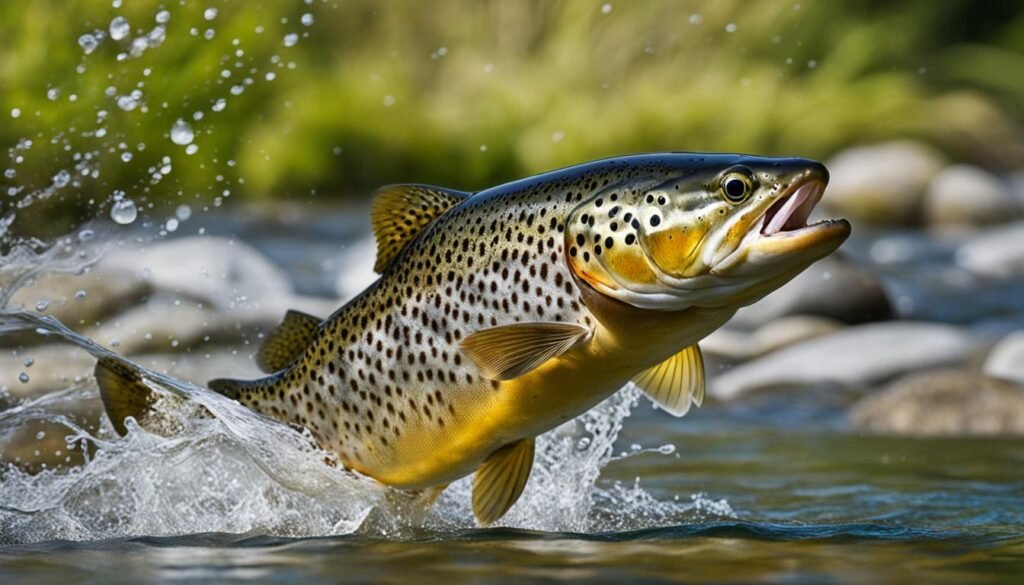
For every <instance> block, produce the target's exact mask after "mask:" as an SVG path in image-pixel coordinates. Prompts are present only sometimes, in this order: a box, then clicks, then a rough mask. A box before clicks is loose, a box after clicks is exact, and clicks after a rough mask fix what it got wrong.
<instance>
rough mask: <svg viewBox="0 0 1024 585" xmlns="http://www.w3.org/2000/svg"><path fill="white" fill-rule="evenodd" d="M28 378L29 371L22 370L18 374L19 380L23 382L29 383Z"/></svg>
mask: <svg viewBox="0 0 1024 585" xmlns="http://www.w3.org/2000/svg"><path fill="white" fill-rule="evenodd" d="M28 379H29V378H28V374H27V373H25V372H22V373H20V374H18V381H19V382H21V383H22V384H28Z"/></svg>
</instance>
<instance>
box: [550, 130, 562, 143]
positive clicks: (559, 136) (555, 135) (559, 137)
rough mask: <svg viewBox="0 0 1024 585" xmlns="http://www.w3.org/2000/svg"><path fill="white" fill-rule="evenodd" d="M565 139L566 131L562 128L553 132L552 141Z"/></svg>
mask: <svg viewBox="0 0 1024 585" xmlns="http://www.w3.org/2000/svg"><path fill="white" fill-rule="evenodd" d="M564 139H565V132H562V131H561V130H555V131H554V132H552V133H551V141H552V142H561V141H562V140H564Z"/></svg>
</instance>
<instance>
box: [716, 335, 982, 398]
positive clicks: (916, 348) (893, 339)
mask: <svg viewBox="0 0 1024 585" xmlns="http://www.w3.org/2000/svg"><path fill="white" fill-rule="evenodd" d="M982 345H983V342H982V341H981V340H979V339H978V338H976V337H975V336H974V335H972V334H971V333H969V332H966V331H963V330H961V329H958V328H956V327H953V326H951V325H942V324H938V323H923V322H922V323H915V322H889V323H873V324H867V325H860V326H857V327H850V328H847V329H843V330H840V331H836V332H835V333H832V334H829V335H824V336H821V337H816V338H814V339H812V340H810V341H804V342H801V343H797V344H796V345H791V346H789V347H786V348H783V349H780V350H778V351H774V352H772V353H770V354H768V355H765V356H763V357H760V358H758V359H756V360H754V361H751V362H749V363H746V364H743V365H741V366H737V367H735V368H733V369H732V370H729V371H727V372H725V373H724V374H722V375H721V376H718V377H717V378H714V379H713V380H711V383H710V388H709V390H710V392H711V394H712V395H714V396H715V397H716V398H719V399H723V400H731V399H734V398H737V397H739V396H740V395H742V394H745V393H747V392H751V391H753V390H758V389H765V388H777V387H784V386H807V385H813V384H821V383H826V382H835V383H839V384H844V385H856V386H864V385H868V384H872V383H875V382H878V381H881V380H885V379H888V378H891V377H893V376H896V375H898V374H901V373H904V372H908V371H913V370H921V369H925V368H931V367H935V366H937V365H940V364H958V363H962V362H965V361H967V360H968V359H970V358H971V357H973V356H974V354H975V353H976V352H978V351H979V350H980V348H981V346H982Z"/></svg>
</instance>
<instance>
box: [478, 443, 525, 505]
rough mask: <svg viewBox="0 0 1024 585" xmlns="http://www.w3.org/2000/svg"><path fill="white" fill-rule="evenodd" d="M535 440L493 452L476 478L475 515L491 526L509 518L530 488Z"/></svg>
mask: <svg viewBox="0 0 1024 585" xmlns="http://www.w3.org/2000/svg"><path fill="white" fill-rule="evenodd" d="M533 447H534V438H533V437H529V438H526V439H520V440H518V441H516V442H514V443H509V444H508V445H505V446H504V447H502V448H501V449H498V450H497V451H495V452H494V453H491V454H490V456H488V457H487V459H485V460H484V462H483V464H481V465H480V469H478V470H477V471H476V475H475V476H474V477H473V514H474V515H475V516H476V519H477V520H479V521H480V523H481V524H484V525H487V524H490V523H492V522H494V521H495V520H497V519H498V518H501V517H502V516H504V515H505V512H508V509H509V508H511V507H512V505H513V504H515V503H516V500H518V499H519V496H520V495H522V493H523V488H525V487H526V480H528V479H529V478H530V469H531V468H532V467H533Z"/></svg>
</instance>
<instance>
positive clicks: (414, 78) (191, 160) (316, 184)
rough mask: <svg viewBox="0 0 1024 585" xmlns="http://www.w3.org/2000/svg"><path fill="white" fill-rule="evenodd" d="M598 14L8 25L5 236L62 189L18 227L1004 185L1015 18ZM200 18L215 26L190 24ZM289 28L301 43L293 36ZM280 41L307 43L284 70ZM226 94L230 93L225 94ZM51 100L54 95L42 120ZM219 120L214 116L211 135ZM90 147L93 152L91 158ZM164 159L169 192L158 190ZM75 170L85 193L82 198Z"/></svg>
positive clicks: (1015, 75)
mask: <svg viewBox="0 0 1024 585" xmlns="http://www.w3.org/2000/svg"><path fill="white" fill-rule="evenodd" d="M182 4H184V5H182ZM608 6H610V10H609V9H608V8H607V7H605V3H604V2H602V1H600V0H598V1H575V0H574V1H564V2H541V1H534V2H525V1H523V2H517V1H505V0H494V1H490V2H482V1H479V0H447V1H443V2H430V3H418V2H402V1H397V0H396V1H389V2H379V1H377V0H337V1H333V0H332V1H329V2H321V1H320V0H317V1H316V2H314V3H313V4H312V5H306V4H305V3H304V2H302V1H290V2H285V1H283V0H263V1H262V2H248V1H245V2H243V1H241V0H231V1H224V0H204V1H199V2H196V1H193V0H189V1H187V2H184V3H178V2H166V0H165V1H164V2H160V1H158V0H131V1H127V2H124V6H123V7H120V8H113V7H112V6H111V2H109V1H106V0H34V1H33V2H5V3H3V4H2V5H0V87H2V92H0V121H2V124H0V139H2V142H3V144H4V145H5V146H11V147H13V146H14V145H15V144H16V143H18V141H19V140H20V139H23V138H29V139H31V140H32V146H31V147H30V148H28V149H26V150H20V151H17V152H13V151H12V156H19V155H20V156H23V157H24V160H23V162H21V163H18V164H14V162H13V161H11V160H8V161H5V163H4V165H0V166H3V168H4V169H7V168H14V169H15V170H16V176H15V177H14V178H4V179H0V181H3V182H4V187H3V188H4V190H5V191H7V190H8V189H9V188H12V187H23V189H22V190H21V191H20V192H18V193H17V194H16V195H15V196H11V195H4V196H3V206H4V208H5V209H4V213H3V215H5V216H6V215H8V213H9V211H10V209H13V206H14V205H15V204H16V202H18V201H21V200H23V199H24V196H25V195H26V194H28V193H32V192H33V190H39V189H44V188H45V187H46V186H47V185H49V184H50V183H51V181H52V177H53V176H54V174H55V173H56V172H58V171H59V170H60V169H68V170H69V171H72V174H73V175H74V176H76V177H77V178H78V180H77V181H75V182H74V183H72V185H70V186H69V187H68V188H67V189H64V190H60V191H59V192H58V193H57V194H55V195H53V196H51V197H49V198H48V200H47V202H46V204H43V205H40V204H39V203H40V202H39V201H38V199H41V198H44V199H45V198H46V195H45V194H42V196H39V195H38V194H37V196H36V197H34V199H35V200H36V201H35V203H34V204H33V206H32V207H26V209H32V210H34V216H35V218H36V219H37V222H38V220H39V219H40V218H43V217H56V215H55V214H57V213H58V212H61V211H62V210H63V212H64V213H65V217H68V216H67V215H66V214H67V213H68V210H73V209H75V208H76V207H77V208H79V209H80V208H81V207H83V206H84V205H85V204H86V203H87V202H88V201H89V200H90V199H92V200H95V201H98V202H101V201H107V200H109V197H110V194H111V192H112V191H113V190H115V189H121V190H124V191H126V192H127V193H128V194H129V195H130V196H133V197H135V198H136V201H145V200H149V201H151V202H155V203H157V204H159V203H162V202H174V201H178V200H179V199H189V200H194V198H195V197H199V198H200V199H203V200H210V199H212V198H213V197H215V196H219V195H222V194H223V192H224V191H225V190H227V191H229V192H230V194H231V196H233V197H236V198H237V197H287V196H297V197H303V198H306V197H308V194H309V193H310V192H311V191H314V190H315V192H316V193H318V194H320V195H324V196H326V195H334V194H339V195H346V194H361V193H365V192H366V191H368V190H370V189H372V188H373V187H375V186H377V185H380V184H384V183H390V182H399V181H425V182H436V183H439V184H444V185H449V186H452V187H457V188H466V189H476V188H480V187H483V186H487V185H491V184H494V183H497V182H501V181H504V180H508V179H510V178H514V177H517V176H522V175H526V174H530V173H534V172H538V171H542V170H545V169H550V168H553V167H558V166H561V165H566V164H571V163H575V162H579V161H583V160H587V159H592V158H597V157H602V156H607V155H615V154H622V153H628V152H636V151H653V150H667V149H672V150H726V151H731V150H736V151H747V152H761V153H765V154H779V153H792V154H800V155H806V156H815V157H826V156H828V155H829V154H831V153H833V152H835V151H836V150H838V149H841V148H843V147H845V146H848V145H851V144H855V143H859V142H865V141H873V140H879V139H884V138H888V137H894V136H917V137H921V138H924V139H926V140H928V141H930V142H932V143H933V144H936V145H937V146H939V147H940V148H942V149H944V150H945V151H947V152H948V153H950V154H951V155H952V156H954V157H955V158H960V159H968V160H974V161H976V162H980V163H982V164H985V165H986V166H990V167H997V168H1006V167H1011V166H1019V165H1021V164H1022V163H1024V146H1022V144H1024V142H1022V141H1021V130H1020V122H1021V120H1022V119H1024V10H1022V9H1021V8H1020V5H1019V3H1017V2H1014V1H1006V2H996V1H992V2H984V3H978V2H972V1H970V0H947V1H944V2H932V1H930V0H910V1H904V2H882V1H868V0H830V1H824V0H818V1H814V0H803V1H801V2H800V3H799V4H797V3H796V2H795V1H794V0H781V1H780V0H749V1H740V0H708V1H705V2H698V1H692V2H680V1H675V0H657V1H636V2H634V1H629V2H624V1H619V2H612V3H610V4H609V5H608ZM210 7H215V8H217V9H218V10H219V12H218V14H217V15H216V17H215V18H213V19H212V20H206V19H205V18H204V11H205V10H206V9H208V8H210ZM161 9H166V10H167V11H168V12H169V13H170V20H169V21H168V22H167V24H166V26H167V31H166V40H165V41H164V42H163V43H162V44H161V45H160V46H157V47H153V48H150V49H148V50H146V51H145V52H144V53H143V54H142V55H141V56H139V57H137V58H128V59H124V60H118V57H117V55H118V53H122V52H126V51H128V49H129V47H130V41H131V39H132V38H135V37H137V36H138V35H139V33H140V32H141V31H150V30H152V29H153V28H154V26H156V24H157V23H156V20H155V16H156V14H157V12H158V11H160V10H161ZM307 12H308V13H311V14H312V15H313V17H314V19H315V23H314V24H313V25H312V26H304V25H303V24H302V23H301V21H300V20H301V16H302V15H303V14H305V13H307ZM117 15H122V16H124V17H126V18H127V19H128V21H129V22H130V23H131V25H132V34H131V35H130V36H129V37H128V38H126V39H125V40H123V41H120V42H115V41H112V40H111V39H110V38H107V39H105V40H103V41H102V42H101V43H100V44H99V46H98V47H97V48H96V50H95V51H94V52H93V53H92V54H89V55H85V54H84V52H83V50H82V48H81V47H80V46H79V44H78V42H77V39H78V38H79V36H80V35H82V34H84V33H89V32H91V31H93V30H94V29H101V30H104V31H106V30H107V29H108V27H109V23H110V22H111V20H112V19H113V18H114V17H115V16H117ZM283 19H286V20H287V22H283ZM193 27H195V28H196V31H195V34H192V33H190V29H192V28H193ZM207 29H212V30H213V31H214V34H213V38H212V39H209V40H207V39H206V38H204V34H205V31H206V30H207ZM259 31H262V32H259ZM730 31H731V32H730ZM288 33H298V34H300V35H303V34H304V33H308V36H300V38H299V39H298V43H297V44H295V45H294V46H286V43H284V42H283V39H284V37H285V35H286V34H288ZM108 34H109V33H108ZM236 51H241V52H242V53H241V54H240V56H238V55H236ZM292 63H294V68H292V67H291V66H290V65H291V64H292ZM80 65H81V66H83V67H84V69H83V71H82V72H76V67H78V66H80ZM223 70H228V71H230V76H228V77H222V74H221V71H223ZM147 71H148V74H147ZM268 72H273V73H274V75H275V76H276V77H275V78H274V79H273V80H271V81H268V80H267V79H266V74H267V73H268ZM246 78H248V79H251V82H246V81H245V80H246ZM140 83H141V84H142V85H141V87H140V86H139V84H140ZM248 83H251V84H248ZM239 84H241V87H244V92H243V93H241V94H240V95H234V94H232V93H231V90H230V88H231V87H232V86H235V85H239ZM111 87H112V88H114V90H113V93H114V95H107V93H106V92H107V89H108V88H111ZM50 88H57V89H58V90H59V92H60V95H59V97H57V98H56V100H50V99H49V98H48V96H47V90H48V89H50ZM133 89H140V90H141V91H142V92H143V98H142V103H144V104H145V108H143V107H141V106H140V107H138V108H136V109H134V110H132V111H124V110H123V109H121V108H119V107H118V105H117V102H116V100H117V96H118V95H125V94H128V93H130V92H131V90H133ZM71 95H75V96H76V99H75V101H70V99H69V98H70V96H71ZM221 98H224V99H226V104H227V105H226V107H225V108H224V110H223V111H215V110H214V108H213V104H214V103H215V102H216V100H218V99H221ZM15 108H17V109H19V110H20V112H21V115H20V116H19V117H16V118H15V117H12V115H11V112H12V110H13V109H15ZM143 109H145V110H147V111H143ZM100 110H105V111H106V112H108V115H107V116H106V118H105V119H99V118H98V114H97V112H98V111H100ZM198 111H201V112H203V117H202V119H200V120H195V119H194V118H193V114H194V113H195V112H198ZM179 118H182V119H186V120H188V121H189V122H190V123H191V124H192V127H193V128H194V129H195V131H196V138H195V144H196V145H197V146H198V147H199V150H198V152H196V153H195V154H192V155H189V154H186V152H185V150H184V147H183V146H179V145H176V144H174V143H172V142H171V140H170V138H169V137H168V134H169V131H170V128H171V126H172V125H173V123H174V122H175V120H177V119H179ZM101 127H102V128H104V129H105V130H106V134H105V136H102V137H98V136H96V135H95V131H96V130H97V129H98V128H101ZM122 143H123V145H124V146H123V147H122V146H121V145H122ZM139 144H144V145H145V147H144V150H139V148H138V145H139ZM126 149H127V150H129V151H131V152H132V154H133V156H132V159H131V160H130V161H128V162H125V161H124V160H123V159H122V158H121V157H122V153H123V151H124V150H126ZM165 156H167V157H170V161H171V166H172V168H173V170H172V171H171V173H170V174H168V175H167V176H166V177H164V178H162V179H159V180H154V179H153V172H154V170H156V171H157V172H158V171H159V167H161V166H164V162H162V161H163V157H165ZM76 157H77V160H76ZM229 161H230V162H229ZM76 163H77V164H78V170H77V171H74V167H75V165H76ZM93 170H95V171H96V177H95V178H93V177H83V176H82V175H83V173H86V172H89V173H92V171H93ZM218 177H219V178H218ZM239 179H242V180H243V181H244V182H242V183H241V184H240V183H239ZM76 203H77V206H76V205H75V204H76ZM70 218H72V219H73V216H71V217H70Z"/></svg>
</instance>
